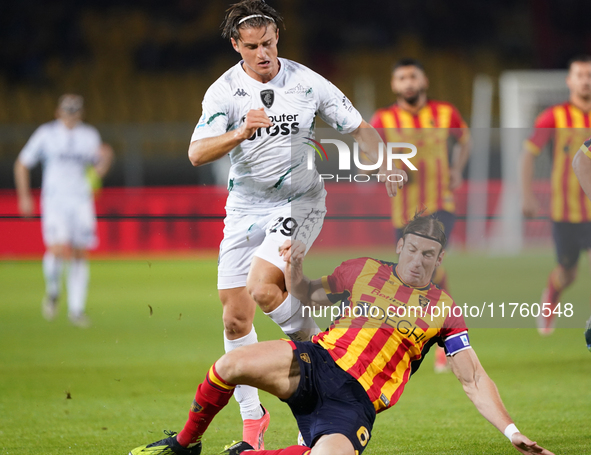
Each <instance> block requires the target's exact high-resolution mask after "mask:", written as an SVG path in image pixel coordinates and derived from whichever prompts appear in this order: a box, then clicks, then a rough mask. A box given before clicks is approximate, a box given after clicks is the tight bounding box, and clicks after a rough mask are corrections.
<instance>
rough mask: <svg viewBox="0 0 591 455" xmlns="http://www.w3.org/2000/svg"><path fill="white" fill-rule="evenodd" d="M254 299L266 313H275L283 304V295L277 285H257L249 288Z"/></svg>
mask: <svg viewBox="0 0 591 455" xmlns="http://www.w3.org/2000/svg"><path fill="white" fill-rule="evenodd" d="M247 290H248V293H249V294H250V296H251V297H252V299H253V300H254V301H255V302H256V303H257V305H258V306H259V307H260V308H261V310H263V311H264V312H265V313H269V312H271V311H273V310H274V309H275V308H277V306H278V305H279V304H280V303H281V300H282V296H283V293H282V292H281V290H280V289H279V288H278V287H277V286H276V285H275V284H269V283H256V284H253V285H250V286H248V285H247Z"/></svg>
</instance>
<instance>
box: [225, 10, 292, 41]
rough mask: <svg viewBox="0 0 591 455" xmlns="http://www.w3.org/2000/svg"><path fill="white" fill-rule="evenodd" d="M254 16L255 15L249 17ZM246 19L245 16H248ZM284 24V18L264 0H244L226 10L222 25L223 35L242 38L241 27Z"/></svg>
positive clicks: (277, 26) (235, 38)
mask: <svg viewBox="0 0 591 455" xmlns="http://www.w3.org/2000/svg"><path fill="white" fill-rule="evenodd" d="M249 16H253V17H249ZM247 17H248V19H246V20H244V18H247ZM271 24H273V25H275V27H276V28H279V25H280V24H281V25H283V18H282V17H281V16H280V15H279V13H278V12H277V11H275V9H273V8H271V7H270V6H269V5H267V4H266V3H265V2H264V1H263V0H242V1H241V2H238V3H234V4H233V5H232V6H230V7H229V8H228V9H227V10H226V17H225V18H224V21H223V22H222V25H221V26H220V28H221V30H222V37H224V38H228V39H230V38H234V40H235V41H238V40H239V39H240V29H241V28H247V27H253V28H258V27H267V26H269V25H271Z"/></svg>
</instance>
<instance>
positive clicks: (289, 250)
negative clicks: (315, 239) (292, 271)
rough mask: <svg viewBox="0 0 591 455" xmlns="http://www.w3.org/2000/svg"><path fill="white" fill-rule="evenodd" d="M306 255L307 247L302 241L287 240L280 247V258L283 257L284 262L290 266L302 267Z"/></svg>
mask: <svg viewBox="0 0 591 455" xmlns="http://www.w3.org/2000/svg"><path fill="white" fill-rule="evenodd" d="M305 255H306V245H305V244H304V243H303V242H302V241H300V240H295V241H294V242H292V241H291V240H286V241H285V242H283V245H281V246H280V247H279V256H283V260H284V261H285V262H287V263H288V264H296V265H301V263H302V261H303V260H304V256H305Z"/></svg>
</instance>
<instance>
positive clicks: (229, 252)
mask: <svg viewBox="0 0 591 455" xmlns="http://www.w3.org/2000/svg"><path fill="white" fill-rule="evenodd" d="M226 212H227V214H226V218H225V219H224V225H225V227H224V239H223V240H222V243H221V244H220V255H219V259H218V289H233V288H239V287H244V286H246V277H247V276H248V271H249V269H250V264H251V262H252V259H253V257H254V256H257V257H260V258H262V259H264V260H265V261H268V262H270V263H271V264H273V265H275V266H276V267H277V268H279V269H281V270H282V271H283V272H285V261H284V260H283V258H282V257H281V256H279V247H280V246H281V245H283V243H284V242H285V240H287V239H291V240H300V241H302V242H304V244H305V245H306V252H307V251H308V250H309V249H310V247H311V246H312V244H313V243H314V240H316V237H318V234H320V230H321V229H322V223H323V221H324V215H326V206H325V204H324V198H321V199H319V200H316V201H313V202H310V201H298V202H297V203H295V202H292V203H291V204H288V205H284V206H281V207H274V208H271V209H269V210H267V212H266V213H265V214H262V213H252V212H248V211H243V210H239V209H230V208H228V209H227V210H226Z"/></svg>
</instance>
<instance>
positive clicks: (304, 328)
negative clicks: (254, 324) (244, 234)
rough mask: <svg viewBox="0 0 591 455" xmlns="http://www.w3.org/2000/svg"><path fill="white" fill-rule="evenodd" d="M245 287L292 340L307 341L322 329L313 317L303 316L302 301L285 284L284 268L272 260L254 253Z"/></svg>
mask: <svg viewBox="0 0 591 455" xmlns="http://www.w3.org/2000/svg"><path fill="white" fill-rule="evenodd" d="M246 288H247V290H248V293H249V294H250V295H251V296H252V298H253V300H254V301H255V302H256V303H257V304H258V305H259V306H260V307H261V309H262V310H263V311H264V312H265V314H266V315H267V316H269V317H270V318H271V319H272V320H273V321H274V322H275V323H276V324H277V325H278V326H279V327H281V330H283V332H284V333H285V334H286V335H287V336H288V337H289V338H291V339H292V340H295V341H306V340H309V339H310V337H312V336H313V335H315V334H317V333H318V332H319V331H320V330H319V329H318V326H317V325H316V323H315V322H314V319H312V318H311V317H304V316H303V313H302V304H301V302H300V301H299V300H297V299H296V298H294V297H293V296H292V295H291V294H289V293H288V292H287V290H286V288H285V276H284V275H283V271H282V270H280V269H279V268H278V267H277V266H275V265H273V264H271V263H270V262H268V261H266V260H264V259H262V258H260V257H256V256H255V257H254V259H253V261H252V264H251V267H250V271H249V273H248V278H247V281H246Z"/></svg>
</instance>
